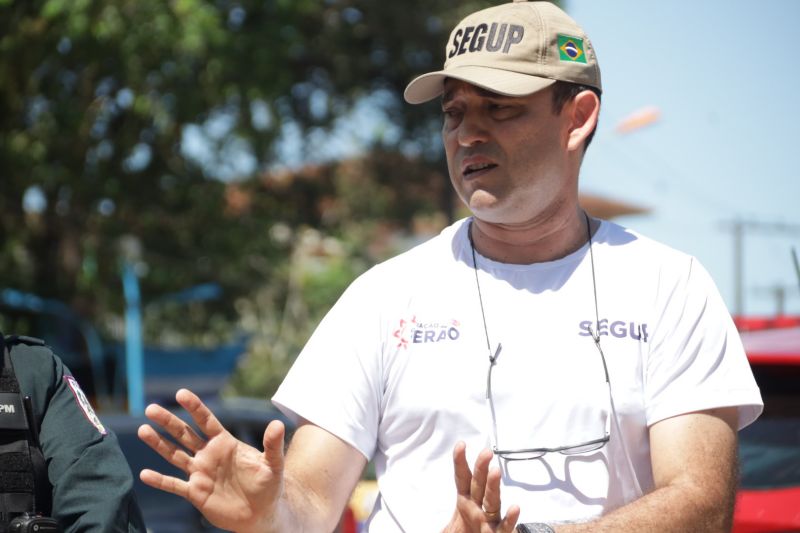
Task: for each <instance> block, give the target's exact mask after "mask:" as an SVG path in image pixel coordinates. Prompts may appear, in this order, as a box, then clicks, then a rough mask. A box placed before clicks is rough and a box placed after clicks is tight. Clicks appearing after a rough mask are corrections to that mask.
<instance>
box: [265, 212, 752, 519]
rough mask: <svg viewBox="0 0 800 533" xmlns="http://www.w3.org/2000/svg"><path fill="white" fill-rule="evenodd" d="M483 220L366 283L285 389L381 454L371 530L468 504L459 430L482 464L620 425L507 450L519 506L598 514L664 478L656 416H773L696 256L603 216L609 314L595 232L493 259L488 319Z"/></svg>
mask: <svg viewBox="0 0 800 533" xmlns="http://www.w3.org/2000/svg"><path fill="white" fill-rule="evenodd" d="M468 222H469V221H468V220H466V219H465V220H461V221H459V222H456V223H455V224H453V225H452V226H450V227H448V228H446V229H445V230H443V231H442V233H441V234H440V235H438V236H437V237H435V238H433V239H431V240H430V241H428V242H426V243H424V244H422V245H420V246H417V247H415V248H414V249H412V250H410V251H408V252H406V253H404V254H402V255H399V256H397V257H395V258H393V259H391V260H389V261H386V262H384V263H382V264H380V265H377V266H375V267H374V268H372V269H371V270H369V271H368V272H366V273H365V274H363V275H362V276H361V277H359V278H358V279H357V280H356V281H355V282H353V284H352V285H351V286H350V287H349V288H348V289H347V291H345V293H344V294H343V295H342V297H341V298H340V300H339V301H338V302H337V304H336V305H335V306H334V308H333V309H332V310H331V311H330V312H329V313H328V315H327V316H326V317H325V318H324V320H323V321H322V322H321V323H320V325H319V327H318V328H317V330H316V331H315V333H314V334H313V336H312V337H311V339H310V340H309V342H308V344H307V345H306V347H305V348H304V349H303V351H302V353H301V354H300V355H299V357H298V359H297V361H296V363H295V364H294V365H293V367H292V369H291V370H290V372H289V373H288V375H287V376H286V379H285V381H284V382H283V384H282V385H281V387H280V388H279V390H278V391H277V393H276V394H275V396H274V397H273V399H272V400H273V402H274V403H275V405H277V406H278V407H279V408H280V409H281V410H283V411H284V412H285V413H286V414H287V415H289V416H290V417H298V416H299V417H303V418H305V419H307V420H309V421H310V422H312V423H314V424H316V425H318V426H320V427H322V428H324V429H326V430H328V431H329V432H331V433H333V434H334V435H336V436H338V437H339V438H341V439H342V440H344V441H346V442H348V443H350V444H352V445H353V446H354V447H355V448H357V449H358V450H359V451H361V453H363V454H364V456H365V457H366V458H367V459H372V460H374V462H375V467H376V473H377V479H378V486H379V489H380V496H379V498H378V501H377V503H376V507H375V510H374V512H373V514H372V517H371V518H370V523H369V529H368V530H369V531H370V533H390V532H391V533H394V532H400V531H404V532H409V533H424V532H428V531H430V532H439V531H441V529H442V528H443V527H444V525H445V524H447V522H448V520H449V519H450V518H451V516H452V513H453V511H454V508H455V497H456V492H455V484H454V480H453V463H452V451H453V447H454V445H455V443H456V442H457V441H459V440H463V441H465V442H466V443H467V458H468V460H469V463H470V465H472V464H473V462H474V460H475V457H476V456H477V454H478V453H479V452H480V451H481V450H482V449H484V448H486V447H491V446H492V445H495V444H497V445H498V447H499V448H501V449H519V448H540V447H551V448H554V447H560V446H566V445H574V444H578V443H582V442H585V441H588V440H592V439H596V438H600V437H603V435H604V432H605V428H606V427H607V426H610V441H609V443H608V444H607V445H606V446H605V447H603V448H602V449H601V450H599V451H595V452H590V453H587V454H584V455H577V456H565V455H562V454H558V453H551V454H547V455H545V456H544V457H542V458H541V459H537V460H531V461H519V462H507V461H505V460H502V459H499V458H495V459H494V460H495V461H496V463H497V464H498V465H499V466H500V467H501V469H502V472H503V477H502V487H501V495H502V502H503V508H504V512H505V509H506V508H507V507H508V506H509V505H511V504H518V505H520V507H521V509H522V513H521V516H520V521H521V522H535V521H543V522H561V521H574V520H587V519H590V518H592V517H595V516H597V515H600V514H603V513H605V512H608V511H610V510H611V509H614V508H617V507H620V506H622V505H624V504H625V503H627V502H630V501H632V500H633V499H636V498H637V497H639V496H640V495H641V494H642V492H647V491H649V490H651V489H652V488H653V475H652V471H651V466H650V456H649V440H648V431H647V428H648V426H650V425H652V424H654V423H656V422H658V421H659V420H663V419H665V418H668V417H672V416H675V415H679V414H682V413H687V412H692V411H697V410H700V409H709V408H713V407H722V406H740V408H739V412H740V415H739V426H740V428H741V427H744V426H745V425H747V424H749V423H751V422H752V421H753V420H755V418H756V417H757V416H758V415H759V413H760V412H761V409H762V403H761V397H760V394H759V391H758V388H757V386H756V384H755V381H754V379H753V375H752V372H751V371H750V367H749V365H748V363H747V360H746V357H745V354H744V350H743V348H742V344H741V341H740V339H739V336H738V333H737V331H736V329H735V327H734V325H733V322H732V320H731V318H730V315H729V314H728V312H727V310H726V308H725V306H724V303H723V301H722V299H721V297H720V296H719V293H718V291H717V289H716V287H715V286H714V284H713V282H712V281H711V279H710V277H709V275H708V274H707V272H706V271H705V270H704V269H703V267H702V266H701V265H700V264H699V263H698V262H697V260H695V259H693V258H692V257H690V256H688V255H685V254H683V253H680V252H677V251H675V250H672V249H670V248H668V247H666V246H664V245H662V244H659V243H656V242H654V241H652V240H649V239H647V238H645V237H642V236H641V235H638V234H637V233H635V232H633V231H631V230H628V229H625V228H623V227H620V226H618V225H615V224H612V223H609V222H603V223H602V224H601V226H600V228H599V229H598V231H597V232H596V234H595V235H594V236H593V238H592V242H593V244H592V251H593V256H594V273H595V278H596V287H597V309H598V313H599V318H600V322H599V324H597V323H596V322H597V321H596V314H595V298H594V285H593V282H592V261H591V255H590V254H589V246H588V244H587V245H585V246H583V247H582V248H580V249H579V250H577V251H576V252H574V253H572V254H570V255H568V256H566V257H564V258H562V259H559V260H556V261H552V262H547V263H537V264H532V265H512V264H502V263H498V262H495V261H491V260H489V259H487V258H485V257H482V256H480V255H478V256H477V266H478V282H479V283H480V294H481V296H482V300H483V308H484V313H483V314H482V313H481V304H480V300H479V293H478V288H477V284H476V274H475V270H474V269H473V262H472V252H471V247H470V244H469V240H468V237H467V228H468V226H469V223H468ZM483 315H485V323H486V332H485V331H484V319H483ZM590 328H591V329H592V330H593V331H596V332H598V333H599V334H600V339H601V341H600V344H601V347H602V350H603V352H604V354H605V359H606V363H607V365H608V372H609V376H610V383H611V389H612V397H613V405H614V410H613V412H614V413H615V414H616V416H613V415H612V410H611V400H610V399H609V394H608V386H607V385H606V381H605V373H604V371H603V363H602V360H601V358H600V352H599V351H598V349H597V347H596V346H595V343H594V341H593V338H592V337H591V336H590V334H589V330H590ZM487 332H488V337H489V339H490V345H491V351H492V352H494V351H495V349H496V347H497V344H498V343H500V344H502V350H501V352H500V355H499V357H498V359H497V362H496V365H495V366H494V368H493V371H492V384H491V387H492V397H493V403H494V416H493V414H492V412H491V410H490V407H489V402H488V401H487V397H486V392H487V371H488V368H489V353H488V352H489V347H487V338H486V337H487ZM498 441H499V442H498Z"/></svg>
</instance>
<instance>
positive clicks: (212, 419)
mask: <svg viewBox="0 0 800 533" xmlns="http://www.w3.org/2000/svg"><path fill="white" fill-rule="evenodd" d="M175 399H176V400H177V401H178V403H179V404H180V405H181V407H183V408H184V409H186V411H188V412H189V414H190V415H191V416H192V420H194V422H195V424H197V427H199V428H200V431H202V432H203V433H205V435H206V436H207V437H209V438H213V437H216V436H217V435H219V434H220V433H222V432H224V431H225V427H223V425H222V424H221V423H220V421H219V420H217V417H216V416H214V413H212V412H211V409H209V408H208V407H206V404H204V403H203V402H202V401H201V400H200V398H198V397H197V395H196V394H195V393H193V392H192V391H190V390H188V389H180V390H179V391H178V392H176V393H175Z"/></svg>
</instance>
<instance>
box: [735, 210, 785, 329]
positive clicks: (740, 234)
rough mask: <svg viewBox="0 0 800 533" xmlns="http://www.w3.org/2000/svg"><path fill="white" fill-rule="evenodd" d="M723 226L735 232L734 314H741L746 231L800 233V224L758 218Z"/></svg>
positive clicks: (742, 311) (742, 307)
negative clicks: (758, 219)
mask: <svg viewBox="0 0 800 533" xmlns="http://www.w3.org/2000/svg"><path fill="white" fill-rule="evenodd" d="M723 227H724V228H725V229H727V230H729V231H731V232H732V233H733V283H734V292H733V294H734V314H735V315H736V316H741V315H742V314H743V313H744V304H745V301H744V257H745V253H744V245H745V242H744V237H745V233H746V232H750V231H758V232H761V233H769V234H775V233H789V234H800V224H787V223H783V222H762V221H757V220H743V219H739V218H737V219H734V220H733V221H730V222H724V223H723Z"/></svg>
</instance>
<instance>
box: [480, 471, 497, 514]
mask: <svg viewBox="0 0 800 533" xmlns="http://www.w3.org/2000/svg"><path fill="white" fill-rule="evenodd" d="M482 505H483V508H484V510H486V511H489V512H497V513H500V507H501V503H500V469H499V468H491V469H490V470H489V473H488V475H487V476H486V490H485V491H484V493H483V502H482Z"/></svg>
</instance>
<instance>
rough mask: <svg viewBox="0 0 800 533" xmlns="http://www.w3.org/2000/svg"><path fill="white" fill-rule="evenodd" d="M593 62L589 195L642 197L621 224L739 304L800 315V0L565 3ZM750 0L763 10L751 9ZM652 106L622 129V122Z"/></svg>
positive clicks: (754, 310) (585, 173) (751, 311)
mask: <svg viewBox="0 0 800 533" xmlns="http://www.w3.org/2000/svg"><path fill="white" fill-rule="evenodd" d="M562 5H563V6H564V7H565V10H566V11H567V12H568V13H569V14H570V15H571V16H572V17H573V18H574V19H575V20H576V21H578V23H579V24H580V25H581V26H582V27H583V28H584V30H585V31H586V33H587V35H588V36H589V39H590V40H591V42H592V44H593V46H594V48H595V50H596V52H597V57H598V60H599V63H600V69H601V72H602V78H603V103H602V111H601V115H600V124H599V126H598V131H597V134H596V137H595V140H594V141H593V144H592V146H591V147H590V148H589V151H588V152H587V156H586V160H585V161H584V164H583V169H582V172H581V183H582V185H581V189H582V191H583V192H586V193H592V194H597V195H601V196H607V197H610V198H614V199H619V200H624V201H627V202H630V203H633V204H636V205H640V206H643V207H647V208H649V209H650V210H651V211H650V212H649V213H647V214H644V215H635V216H627V217H620V218H619V219H617V222H619V223H621V224H623V225H625V226H628V227H630V228H632V229H635V230H637V231H639V232H640V233H643V234H644V235H647V236H649V237H652V238H654V239H656V240H659V241H661V242H663V243H665V244H668V245H670V246H672V247H674V248H677V249H680V250H682V251H685V252H687V253H690V254H692V255H694V256H695V257H697V258H698V259H699V261H700V262H701V263H702V264H703V265H704V266H705V267H706V268H707V269H708V270H709V272H710V273H711V276H712V277H713V278H714V280H715V281H716V283H717V286H718V288H719V290H720V292H721V294H722V296H723V298H724V299H725V302H726V303H727V305H728V307H729V308H730V309H731V312H734V313H736V312H737V311H739V310H738V309H737V305H736V304H737V297H736V294H737V288H736V287H737V283H736V276H735V271H736V270H735V266H734V265H735V261H734V233H733V231H732V227H733V223H734V221H737V220H738V221H740V222H742V227H743V228H744V232H743V235H744V237H743V241H742V242H743V251H744V254H743V255H744V259H743V261H742V269H743V283H742V290H741V295H742V300H741V301H742V306H741V312H743V313H744V314H748V315H763V316H772V315H774V314H776V313H777V312H778V310H779V309H780V304H779V301H780V300H779V296H778V295H779V294H780V293H781V292H782V293H783V295H784V303H783V311H784V312H785V313H787V314H800V288H799V287H800V275H799V274H798V273H797V272H796V271H795V267H794V263H793V260H792V248H793V247H794V248H795V249H796V251H797V254H799V255H800V209H798V203H800V179H798V177H800V176H798V174H800V171H798V168H797V161H798V158H797V155H798V153H800V146H798V141H799V140H800V135H798V132H797V128H798V126H800V101H798V98H797V93H798V90H800V67H798V63H799V62H800V59H799V58H798V51H797V46H796V42H797V38H798V36H800V30H798V27H800V0H760V1H758V2H753V1H744V0H702V1H695V0H692V1H690V0H669V1H665V0H662V1H656V0H602V1H600V0H566V1H565V2H564V3H563V4H562ZM756 6H757V7H756ZM648 108H655V109H657V110H658V117H659V118H658V119H657V120H656V121H655V122H653V123H652V124H650V125H648V126H644V127H642V128H639V129H637V130H634V131H631V132H629V133H626V134H620V133H618V132H617V131H616V127H617V125H618V124H619V123H620V121H622V120H624V119H625V118H626V117H629V116H630V115H631V114H634V113H636V112H638V111H640V110H642V109H648Z"/></svg>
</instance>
